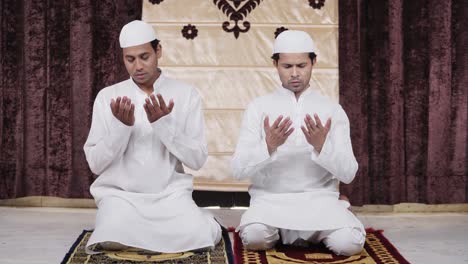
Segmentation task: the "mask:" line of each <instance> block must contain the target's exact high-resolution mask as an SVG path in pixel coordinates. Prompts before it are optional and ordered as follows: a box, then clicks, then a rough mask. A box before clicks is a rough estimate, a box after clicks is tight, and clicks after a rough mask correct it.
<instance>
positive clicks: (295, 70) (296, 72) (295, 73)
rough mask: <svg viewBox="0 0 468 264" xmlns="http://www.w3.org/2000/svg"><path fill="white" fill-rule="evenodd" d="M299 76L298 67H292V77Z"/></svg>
mask: <svg viewBox="0 0 468 264" xmlns="http://www.w3.org/2000/svg"><path fill="white" fill-rule="evenodd" d="M297 76H299V75H298V71H297V67H296V66H293V67H292V72H291V77H297Z"/></svg>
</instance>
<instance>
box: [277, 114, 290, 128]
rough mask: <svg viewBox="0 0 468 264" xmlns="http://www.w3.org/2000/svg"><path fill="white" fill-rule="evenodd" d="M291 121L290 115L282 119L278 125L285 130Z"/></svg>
mask: <svg viewBox="0 0 468 264" xmlns="http://www.w3.org/2000/svg"><path fill="white" fill-rule="evenodd" d="M290 121H291V119H290V118H289V117H286V118H285V119H283V121H281V122H280V123H279V125H278V128H279V129H280V131H282V130H284V128H285V127H286V126H287V125H288V124H289V122H290Z"/></svg>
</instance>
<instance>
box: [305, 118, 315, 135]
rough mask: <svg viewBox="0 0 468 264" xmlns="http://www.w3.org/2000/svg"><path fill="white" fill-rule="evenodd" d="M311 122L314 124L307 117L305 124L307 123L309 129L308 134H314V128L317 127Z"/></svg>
mask: <svg viewBox="0 0 468 264" xmlns="http://www.w3.org/2000/svg"><path fill="white" fill-rule="evenodd" d="M311 122H312V121H311V120H310V119H308V118H307V117H306V118H304V123H305V125H306V127H307V132H308V133H309V134H310V133H312V132H314V127H315V126H314V124H311Z"/></svg>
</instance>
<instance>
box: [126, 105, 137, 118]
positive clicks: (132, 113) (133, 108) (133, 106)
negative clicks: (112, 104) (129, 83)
mask: <svg viewBox="0 0 468 264" xmlns="http://www.w3.org/2000/svg"><path fill="white" fill-rule="evenodd" d="M134 115H135V105H134V104H131V105H130V112H129V113H128V117H129V118H130V119H132V118H133V117H134Z"/></svg>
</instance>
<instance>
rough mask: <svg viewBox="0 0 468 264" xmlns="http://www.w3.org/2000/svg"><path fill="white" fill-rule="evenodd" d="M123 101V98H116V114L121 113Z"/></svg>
mask: <svg viewBox="0 0 468 264" xmlns="http://www.w3.org/2000/svg"><path fill="white" fill-rule="evenodd" d="M121 101H122V98H120V96H119V97H117V100H115V114H117V115H118V114H119V113H120V102H121Z"/></svg>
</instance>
